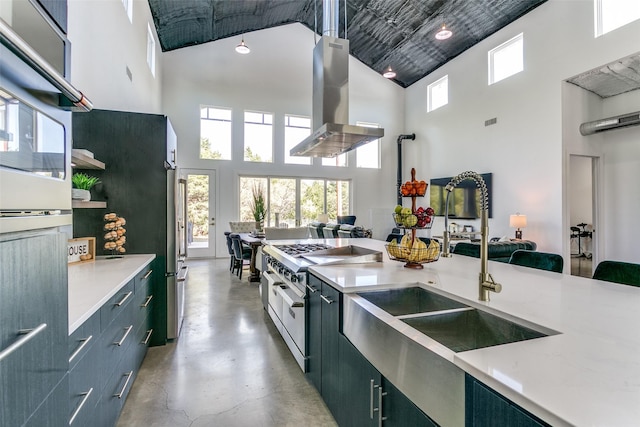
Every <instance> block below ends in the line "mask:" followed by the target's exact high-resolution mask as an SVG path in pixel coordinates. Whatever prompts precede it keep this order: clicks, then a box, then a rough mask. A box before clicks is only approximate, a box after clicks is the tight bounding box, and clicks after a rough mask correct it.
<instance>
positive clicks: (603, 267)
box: [593, 261, 640, 286]
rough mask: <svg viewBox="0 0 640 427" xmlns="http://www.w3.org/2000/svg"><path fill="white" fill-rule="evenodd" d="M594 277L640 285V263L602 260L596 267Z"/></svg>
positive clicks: (624, 283)
mask: <svg viewBox="0 0 640 427" xmlns="http://www.w3.org/2000/svg"><path fill="white" fill-rule="evenodd" d="M593 278H594V279H597V280H606V281H607V282H614V283H622V284H623V285H631V286H640V264H631V263H629V262H622V261H602V262H601V263H600V264H598V266H597V267H596V271H595V272H594V273H593Z"/></svg>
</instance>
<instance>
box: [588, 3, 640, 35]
mask: <svg viewBox="0 0 640 427" xmlns="http://www.w3.org/2000/svg"><path fill="white" fill-rule="evenodd" d="M593 5H594V9H595V10H594V14H593V15H594V17H595V25H594V26H595V33H596V37H600V36H601V35H603V34H606V33H608V32H609V31H613V30H615V29H616V28H620V27H622V26H623V25H626V24H628V23H630V22H633V21H635V20H637V19H640V2H639V1H638V0H594V2H593Z"/></svg>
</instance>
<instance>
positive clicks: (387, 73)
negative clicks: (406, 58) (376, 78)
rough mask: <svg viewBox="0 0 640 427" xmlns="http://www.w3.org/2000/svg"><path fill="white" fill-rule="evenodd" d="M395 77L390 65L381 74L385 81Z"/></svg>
mask: <svg viewBox="0 0 640 427" xmlns="http://www.w3.org/2000/svg"><path fill="white" fill-rule="evenodd" d="M395 76H396V72H395V71H393V70H392V69H391V65H389V68H388V69H387V70H386V71H385V72H384V73H382V77H384V78H387V79H393V78H394V77H395Z"/></svg>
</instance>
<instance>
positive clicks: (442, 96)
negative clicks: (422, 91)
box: [427, 75, 449, 112]
mask: <svg viewBox="0 0 640 427" xmlns="http://www.w3.org/2000/svg"><path fill="white" fill-rule="evenodd" d="M448 103H449V76H448V75H447V76H444V77H442V78H441V79H438V80H436V81H435V82H433V83H431V84H430V85H429V86H427V112H429V111H433V110H435V109H437V108H440V107H442V106H443V105H447V104H448Z"/></svg>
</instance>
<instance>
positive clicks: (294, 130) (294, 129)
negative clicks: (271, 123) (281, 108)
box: [284, 115, 311, 165]
mask: <svg viewBox="0 0 640 427" xmlns="http://www.w3.org/2000/svg"><path fill="white" fill-rule="evenodd" d="M310 134H311V119H310V118H309V117H299V116H290V115H285V116H284V162H285V163H289V164H296V165H310V164H311V158H310V157H300V156H291V155H289V151H290V150H291V149H292V148H293V147H295V146H296V145H298V144H299V143H300V142H302V140H303V139H305V138H306V137H308V136H309V135H310Z"/></svg>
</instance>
